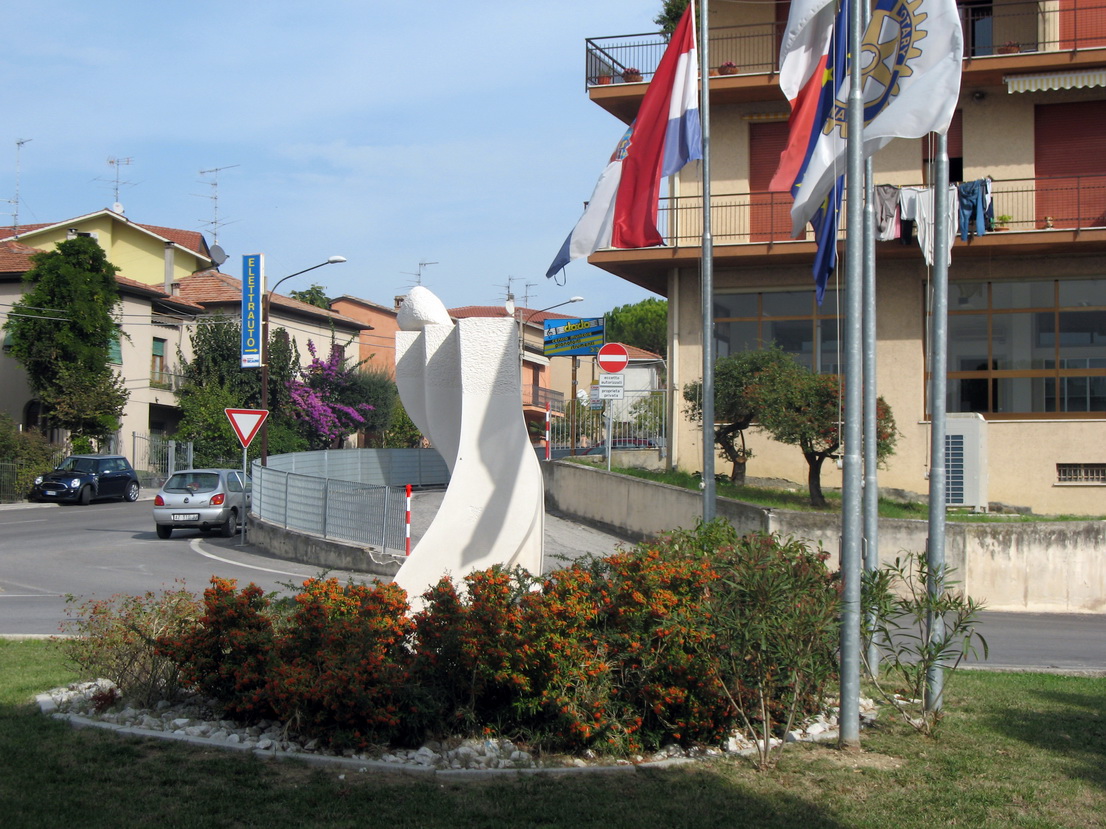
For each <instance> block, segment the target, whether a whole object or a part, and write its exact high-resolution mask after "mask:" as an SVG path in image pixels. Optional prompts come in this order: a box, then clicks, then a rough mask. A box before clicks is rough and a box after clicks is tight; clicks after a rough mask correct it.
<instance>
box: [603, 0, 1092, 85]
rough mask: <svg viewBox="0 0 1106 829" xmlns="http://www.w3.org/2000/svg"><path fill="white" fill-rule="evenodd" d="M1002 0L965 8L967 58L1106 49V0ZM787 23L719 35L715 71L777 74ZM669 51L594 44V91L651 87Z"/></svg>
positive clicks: (653, 37) (640, 39) (650, 42)
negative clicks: (640, 84) (637, 83)
mask: <svg viewBox="0 0 1106 829" xmlns="http://www.w3.org/2000/svg"><path fill="white" fill-rule="evenodd" d="M1063 5H1064V7H1063V8H1061V3H1060V1H1059V0H1010V2H1004V0H996V2H994V3H990V4H987V3H978V4H975V3H973V4H971V5H963V6H961V8H960V18H961V25H962V27H963V29H964V57H965V58H981V57H989V56H991V55H1007V54H1011V53H1018V52H1068V51H1073V50H1081V49H1097V48H1102V47H1106V0H1071V2H1070V4H1069V3H1064V4H1063ZM785 27H786V24H785V23H755V24H750V25H746V26H724V27H715V28H712V29H711V33H710V62H711V66H712V67H719V66H721V65H722V64H723V63H732V64H734V67H735V68H734V71H733V74H738V75H758V74H768V73H773V72H776V71H777V69H778V63H779V52H780V43H781V40H782V36H783V31H784V29H785ZM667 45H668V42H667V40H666V39H665V37H664V35H663V34H661V33H660V32H655V33H652V34H637V35H620V36H617V37H601V38H588V39H587V46H586V59H585V77H586V83H587V85H588V86H596V85H602V84H609V83H628V82H632V81H629V80H627V78H628V77H631V76H629V75H627V70H628V69H636V70H637V73H639V74H640V75H641V77H640V78H639V79H637V80H645V81H648V80H649V79H650V78H651V77H652V76H653V73H654V72H655V71H656V68H657V64H658V63H659V62H660V59H661V55H663V54H664V49H665V47H666V46H667Z"/></svg>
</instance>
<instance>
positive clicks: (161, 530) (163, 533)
mask: <svg viewBox="0 0 1106 829" xmlns="http://www.w3.org/2000/svg"><path fill="white" fill-rule="evenodd" d="M154 529H156V530H157V537H158V538H168V537H169V536H171V535H172V534H173V528H172V527H170V526H169V525H168V524H155V525H154Z"/></svg>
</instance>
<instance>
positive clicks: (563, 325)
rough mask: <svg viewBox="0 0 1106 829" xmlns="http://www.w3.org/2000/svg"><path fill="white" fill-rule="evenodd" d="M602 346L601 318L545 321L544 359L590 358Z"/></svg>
mask: <svg viewBox="0 0 1106 829" xmlns="http://www.w3.org/2000/svg"><path fill="white" fill-rule="evenodd" d="M602 345H603V318H602V317H600V318H598V319H575V320H574V319H567V320H545V352H544V353H545V356H546V357H574V356H587V357H591V356H594V355H595V354H598V353H599V348H600V347H601V346H602Z"/></svg>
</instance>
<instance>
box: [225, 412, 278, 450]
mask: <svg viewBox="0 0 1106 829" xmlns="http://www.w3.org/2000/svg"><path fill="white" fill-rule="evenodd" d="M223 411H224V412H226V413H227V417H228V418H229V419H230V425H231V426H233V427H234V433H235V434H236V435H238V442H239V443H241V444H242V448H243V449H248V448H249V446H250V441H252V440H253V439H254V436H255V435H256V434H257V430H258V429H260V428H261V424H262V423H264V422H265V418H267V417H268V416H269V410H268V409H223Z"/></svg>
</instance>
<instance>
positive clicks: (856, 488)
mask: <svg viewBox="0 0 1106 829" xmlns="http://www.w3.org/2000/svg"><path fill="white" fill-rule="evenodd" d="M848 3H849V26H848V30H849V40H848V43H849V54H850V55H859V54H860V49H861V42H862V37H861V34H862V30H861V25H860V21H861V12H860V0H848ZM849 66H850V70H849V100H848V140H847V149H846V159H847V164H846V174H847V177H848V178H847V181H848V190H847V199H846V203H845V204H846V211H847V212H846V228H847V231H846V234H845V265H846V272H845V306H846V310H845V429H844V445H845V452H844V456H845V457H844V481H843V487H842V499H841V500H842V502H841V536H842V537H841V574H842V577H843V581H844V585H843V592H842V597H841V698H840V701H839V704H840V713H839V729H840V738H839V739H840V744H841V746H842V747H843V748H859V746H860V569H861V566H860V565H861V561H860V557H861V549H860V548H861V520H860V519H861V501H860V494H861V493H860V483H861V469H860V458H861V447H862V443H863V430H862V425H863V424H862V421H863V411H862V400H863V384H864V378H863V375H862V367H863V363H862V360H863V356H862V352H861V349H862V317H863V311H864V304H863V300H864V296H863V293H864V291H863V248H864V238H863V231H862V228H863V225H864V215H863V210H864V161H863V152H862V151H863V146H862V145H863V132H864V99H863V79H862V75H861V65H860V61H859V60H852V61H850V62H849ZM858 231H861V232H858Z"/></svg>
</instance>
